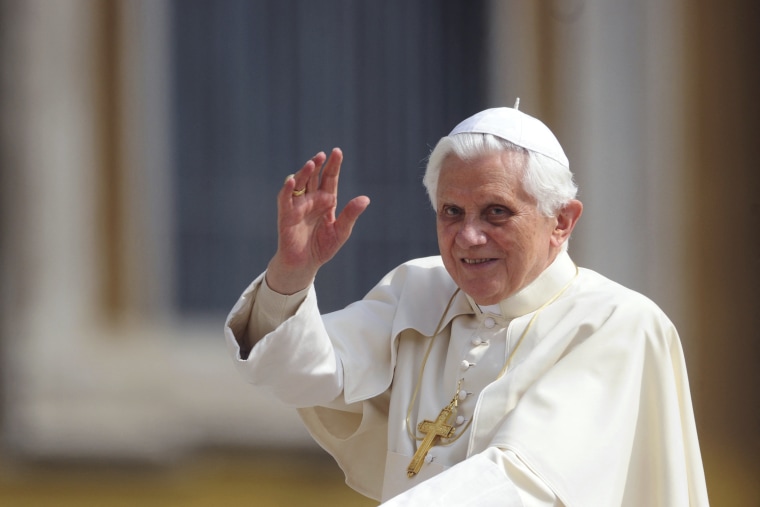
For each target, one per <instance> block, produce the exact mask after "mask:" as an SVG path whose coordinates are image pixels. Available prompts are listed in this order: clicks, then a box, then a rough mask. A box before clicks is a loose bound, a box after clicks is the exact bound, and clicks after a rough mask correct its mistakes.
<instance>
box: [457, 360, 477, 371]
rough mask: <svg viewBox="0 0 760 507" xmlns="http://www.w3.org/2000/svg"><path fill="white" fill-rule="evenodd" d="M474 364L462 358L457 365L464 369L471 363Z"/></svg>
mask: <svg viewBox="0 0 760 507" xmlns="http://www.w3.org/2000/svg"><path fill="white" fill-rule="evenodd" d="M474 364H475V363H471V362H469V361H468V360H467V359H464V360H463V361H462V363H461V364H460V365H459V367H460V368H462V369H463V370H466V369H467V368H469V367H470V366H472V365H474Z"/></svg>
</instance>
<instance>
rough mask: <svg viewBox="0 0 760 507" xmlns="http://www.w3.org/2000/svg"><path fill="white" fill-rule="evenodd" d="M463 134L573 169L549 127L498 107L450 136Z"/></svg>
mask: <svg viewBox="0 0 760 507" xmlns="http://www.w3.org/2000/svg"><path fill="white" fill-rule="evenodd" d="M463 132H474V133H478V134H492V135H495V136H497V137H500V138H502V139H506V140H507V141H509V142H511V143H513V144H516V145H517V146H520V147H522V148H525V149H527V150H530V151H534V152H536V153H540V154H541V155H544V156H547V157H549V158H551V159H552V160H555V161H556V162H559V163H560V164H562V165H563V166H565V167H568V168H569V167H570V163H569V162H568V160H567V156H566V155H565V152H564V151H563V150H562V146H560V144H559V141H557V138H556V137H554V134H552V131H551V130H549V127H547V126H546V125H544V124H543V123H542V122H541V121H539V120H537V119H536V118H533V117H532V116H529V115H527V114H525V113H523V112H522V111H519V110H517V109H512V108H511V107H495V108H493V109H486V110H485V111H481V112H479V113H477V114H475V115H473V116H470V117H469V118H467V119H466V120H464V121H463V122H461V123H460V124H459V125H457V126H456V127H454V130H452V131H451V133H450V134H449V136H453V135H455V134H461V133H463Z"/></svg>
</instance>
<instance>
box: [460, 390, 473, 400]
mask: <svg viewBox="0 0 760 507" xmlns="http://www.w3.org/2000/svg"><path fill="white" fill-rule="evenodd" d="M469 394H470V393H468V392H467V391H459V401H464V399H465V398H467V396H468V395H469Z"/></svg>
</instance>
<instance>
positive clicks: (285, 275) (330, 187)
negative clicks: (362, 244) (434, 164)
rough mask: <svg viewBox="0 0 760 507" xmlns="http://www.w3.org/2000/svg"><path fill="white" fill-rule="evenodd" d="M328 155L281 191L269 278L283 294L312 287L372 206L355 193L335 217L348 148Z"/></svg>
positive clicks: (315, 159)
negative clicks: (318, 273) (313, 282)
mask: <svg viewBox="0 0 760 507" xmlns="http://www.w3.org/2000/svg"><path fill="white" fill-rule="evenodd" d="M325 159H327V156H326V155H325V154H324V153H322V152H320V153H317V154H316V155H315V156H314V157H313V158H312V159H311V160H309V161H308V162H306V164H304V166H303V167H302V168H301V170H300V171H298V172H297V173H296V174H294V175H291V176H288V178H286V180H285V184H284V185H283V187H282V189H281V190H280V193H279V194H278V196H277V229H278V241H277V253H275V255H274V257H273V258H272V260H271V261H270V262H269V267H268V268H267V275H266V278H267V284H268V285H269V287H271V288H272V289H273V290H275V291H277V292H279V293H281V294H293V293H295V292H298V291H299V290H301V289H303V288H305V287H307V286H308V285H309V284H310V283H311V282H312V280H313V279H314V277H315V276H316V274H317V271H318V270H319V268H320V267H321V266H322V265H323V264H325V263H326V262H327V261H329V260H330V259H332V258H333V256H335V254H336V253H338V250H340V248H341V247H342V246H343V244H344V243H345V242H346V240H347V239H348V238H349V236H350V235H351V231H352V229H353V227H354V224H355V223H356V220H357V219H358V218H359V215H361V214H362V213H363V212H364V210H365V209H367V206H369V198H368V197H366V196H359V197H355V198H353V199H352V200H351V201H349V203H348V204H346V206H345V208H343V211H342V212H341V213H340V215H338V216H337V217H336V216H335V211H336V208H337V205H338V177H339V175H340V166H341V164H342V162H343V153H342V152H341V150H340V149H339V148H334V149H333V150H332V152H331V153H330V158H329V159H327V162H325ZM323 165H324V166H323ZM320 168H322V171H321V174H320V170H319V169H320Z"/></svg>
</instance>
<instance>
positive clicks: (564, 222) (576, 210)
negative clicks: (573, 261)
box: [551, 199, 583, 246]
mask: <svg viewBox="0 0 760 507" xmlns="http://www.w3.org/2000/svg"><path fill="white" fill-rule="evenodd" d="M582 214H583V203H582V202H581V201H578V200H576V199H572V200H571V201H570V202H568V203H567V204H566V205H565V207H564V208H562V209H561V210H560V211H559V213H557V226H556V227H555V228H554V230H553V231H552V237H551V241H552V244H553V245H554V246H562V244H563V243H564V242H565V241H567V240H568V239H570V234H572V232H573V229H574V228H575V224H576V223H578V219H579V218H580V217H581V215H582Z"/></svg>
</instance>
